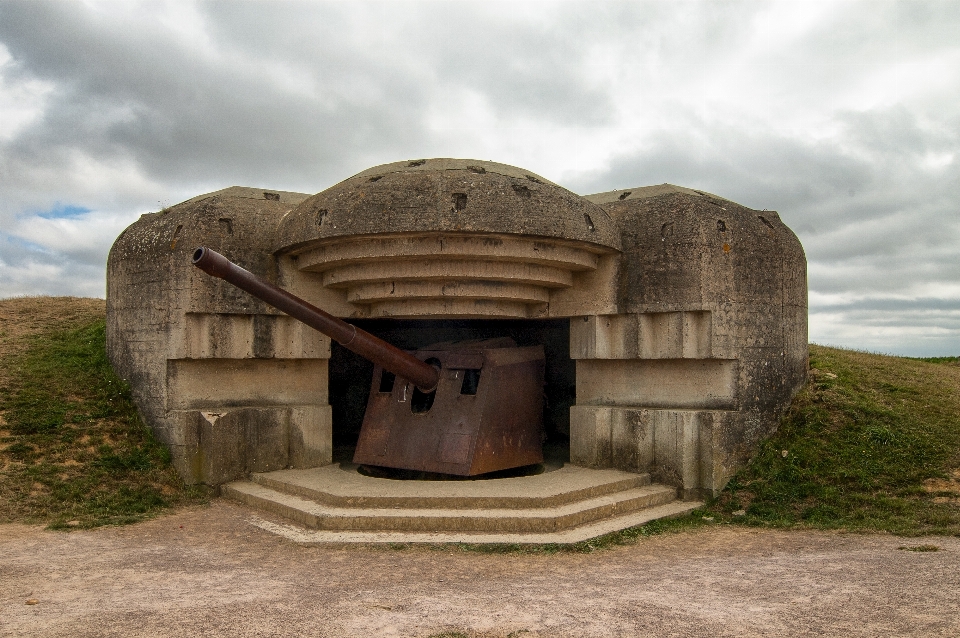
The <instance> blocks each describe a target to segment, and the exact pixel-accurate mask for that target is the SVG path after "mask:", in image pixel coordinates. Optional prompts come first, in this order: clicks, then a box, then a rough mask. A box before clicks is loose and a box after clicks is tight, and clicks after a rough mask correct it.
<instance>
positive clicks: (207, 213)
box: [108, 159, 807, 498]
mask: <svg viewBox="0 0 960 638" xmlns="http://www.w3.org/2000/svg"><path fill="white" fill-rule="evenodd" d="M200 245H205V246H209V247H211V248H212V249H214V250H217V251H219V252H222V253H223V254H224V255H226V256H228V257H229V258H231V259H233V260H234V261H236V262H238V263H239V264H240V265H242V266H243V267H245V268H247V269H248V270H250V271H251V272H254V273H255V274H257V275H260V276H262V277H264V278H266V279H268V280H270V281H272V282H274V283H276V284H277V285H279V286H281V287H283V288H285V289H288V290H290V291H291V292H293V293H294V294H297V295H299V296H300V297H302V298H304V299H306V300H308V301H310V303H313V304H314V305H316V306H319V307H321V308H323V309H325V310H327V311H328V312H330V313H331V314H334V315H335V316H338V317H342V318H345V319H348V320H351V321H356V322H358V323H359V324H360V325H361V327H367V328H368V329H371V330H372V331H373V332H380V333H381V334H382V335H383V336H386V337H387V338H388V339H389V338H390V335H393V337H394V338H396V339H397V342H398V344H399V345H401V346H408V347H409V346H415V345H421V344H423V343H425V342H430V341H432V340H434V337H433V335H441V334H448V333H451V332H453V333H457V334H456V338H458V339H462V338H464V335H465V334H477V335H486V334H500V333H503V332H507V333H510V332H513V333H516V334H517V335H518V337H519V339H520V340H528V341H535V340H539V341H540V342H542V343H543V344H544V345H545V346H546V349H547V350H548V352H550V351H552V352H553V353H554V357H553V359H554V362H555V364H552V365H548V376H549V375H553V377H554V381H553V383H550V382H548V392H550V393H552V395H553V396H552V399H551V400H550V401H549V402H548V405H549V406H550V407H549V410H552V412H550V414H549V415H548V417H547V431H548V437H552V440H553V441H554V442H559V443H560V445H563V446H567V447H566V448H565V452H564V453H569V459H570V462H571V463H573V464H575V465H579V466H584V467H594V468H604V467H612V468H618V469H621V470H625V471H628V472H648V473H650V474H652V475H653V476H654V477H655V478H657V479H658V480H660V481H661V482H665V483H668V484H670V485H673V486H675V487H677V488H679V489H680V493H681V494H682V495H683V496H685V497H687V498H693V497H697V496H699V495H702V494H707V493H715V492H716V491H718V490H719V489H721V488H722V487H723V485H724V484H725V483H726V481H727V480H728V479H729V477H730V476H732V474H733V473H734V472H735V470H736V469H737V468H738V467H739V466H740V465H741V464H742V463H744V462H745V461H746V460H747V459H748V458H749V457H750V455H751V454H752V452H753V450H754V449H755V447H756V445H757V444H758V443H759V442H760V441H762V440H763V438H764V437H766V436H767V435H768V434H770V433H771V432H772V431H774V430H775V428H776V425H777V421H778V418H779V414H780V412H781V411H782V410H783V409H784V408H785V407H786V406H787V405H788V404H789V401H790V399H791V398H792V396H793V394H794V392H796V390H797V389H799V387H800V385H802V383H803V381H804V379H805V375H806V347H807V346H806V338H807V333H806V262H805V258H804V255H803V250H802V248H801V247H800V244H799V242H798V241H797V239H796V237H795V235H794V234H793V233H792V232H791V231H790V230H789V229H788V228H787V227H786V226H785V225H784V224H783V223H782V222H781V221H780V219H779V217H778V216H777V214H776V213H773V212H769V211H754V210H750V209H747V208H744V207H742V206H739V205H738V204H736V203H734V202H731V201H729V200H725V199H722V198H720V197H716V196H714V195H711V194H709V193H703V192H699V191H693V190H690V189H685V188H682V187H677V186H672V185H666V184H665V185H660V186H652V187H638V188H631V189H626V190H622V191H613V192H610V193H601V194H597V195H591V196H586V197H581V196H578V195H576V194H574V193H571V192H570V191H567V190H565V189H563V188H562V187H560V186H558V185H556V184H553V183H551V182H549V181H548V180H546V179H544V178H542V177H540V176H538V175H535V174H533V173H531V172H529V171H525V170H523V169H519V168H515V167H510V166H505V165H501V164H495V163H492V162H480V161H474V160H450V159H430V160H415V161H406V162H398V163H395V164H387V165H383V166H378V167H374V168H372V169H369V170H367V171H364V172H362V173H360V174H358V175H355V176H353V177H351V178H348V179H347V180H344V181H343V182H341V183H339V184H336V185H334V186H333V187H331V188H329V189H327V190H325V191H323V192H321V193H318V194H316V195H313V196H308V195H306V194H300V193H288V192H278V191H269V190H262V189H251V188H241V187H234V188H229V189H225V190H223V191H219V192H216V193H211V194H208V195H202V196H199V197H197V198H194V199H191V200H188V201H187V202H184V203H182V204H178V205H177V206H174V207H171V208H170V209H168V210H166V211H164V212H162V213H154V214H150V215H144V216H143V217H142V218H141V219H140V220H139V221H138V222H136V223H134V224H133V225H131V226H130V227H129V228H128V229H126V230H125V231H124V232H123V233H122V234H121V235H120V237H118V239H117V241H116V242H115V244H114V246H113V249H112V250H111V253H110V258H109V261H108V351H109V355H110V357H111V361H112V362H113V364H114V366H115V368H116V369H117V370H118V372H119V373H120V374H121V376H123V377H124V378H125V379H127V380H128V381H129V382H130V383H131V387H132V390H133V395H134V399H135V401H136V402H137V405H138V407H139V408H140V411H141V413H142V414H143V416H144V419H145V421H146V422H147V423H148V425H150V427H152V428H153V429H154V431H155V432H156V434H157V436H158V437H159V438H160V439H161V440H162V441H163V442H164V443H166V444H167V445H168V446H169V447H170V448H171V450H172V452H173V458H174V462H175V464H176V466H177V468H178V469H179V471H180V472H181V474H182V475H183V476H184V477H185V479H186V480H188V481H189V482H193V483H203V484H206V485H210V486H217V485H220V484H222V483H224V482H227V481H231V480H234V479H236V478H239V477H243V476H245V475H247V474H248V473H250V472H263V471H270V470H275V469H282V468H285V467H316V466H322V465H325V464H329V463H330V462H331V461H332V460H333V450H334V446H335V445H349V444H350V440H351V436H352V434H351V433H352V432H354V425H353V423H355V420H356V414H357V408H356V403H357V399H356V396H355V395H356V394H357V393H358V390H357V389H356V386H357V384H358V383H362V382H360V381H357V380H356V379H358V377H356V376H354V375H355V374H359V372H354V370H358V369H359V367H358V365H357V364H356V363H355V362H351V361H350V360H349V357H347V358H345V357H344V356H343V355H342V353H340V352H339V350H338V348H337V347H336V346H334V347H333V348H331V344H330V340H329V339H327V338H326V337H324V336H323V335H319V334H318V333H314V332H313V331H311V330H310V329H309V328H306V327H305V326H302V325H300V324H298V323H297V322H296V321H294V320H292V319H291V318H289V317H286V316H284V315H282V314H280V313H278V312H277V311H276V310H274V309H272V308H270V307H269V306H267V305H265V304H263V303H261V302H259V301H257V300H255V299H252V298H249V297H247V296H246V295H245V294H244V293H242V292H241V291H238V290H235V289H233V288H232V287H231V286H229V285H227V284H225V283H223V282H220V281H216V280H211V279H210V278H208V277H206V275H204V274H203V273H200V272H197V271H196V269H194V268H192V267H191V266H190V264H189V257H190V253H191V251H192V250H193V249H194V248H195V247H196V246H200ZM441 340H443V339H441ZM564 340H566V344H565V347H564V344H563V343H562V342H563V341H564ZM564 351H565V353H566V359H564V357H563V356H561V354H560V353H563V352H564ZM557 362H559V363H557ZM367 383H369V381H367ZM571 384H572V385H573V387H572V388H571V387H570V386H571ZM365 394H366V392H365V391H364V396H365ZM567 437H568V438H567ZM567 441H568V442H567ZM567 451H568V452H567Z"/></svg>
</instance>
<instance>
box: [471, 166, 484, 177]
mask: <svg viewBox="0 0 960 638" xmlns="http://www.w3.org/2000/svg"><path fill="white" fill-rule="evenodd" d="M467 170H468V171H470V172H471V173H476V174H477V175H483V174H484V173H486V172H487V169H485V168H484V167H482V166H468V167H467Z"/></svg>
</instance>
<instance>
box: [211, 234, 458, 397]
mask: <svg viewBox="0 0 960 638" xmlns="http://www.w3.org/2000/svg"><path fill="white" fill-rule="evenodd" d="M193 265H194V266H196V267H197V268H199V269H200V270H203V271H204V272H206V273H207V274H209V275H213V276H214V277H219V278H220V279H223V280H224V281H227V282H229V283H231V284H233V285H234V286H236V287H237V288H240V289H241V290H245V291H246V292H248V293H250V294H251V295H253V296H254V297H256V298H257V299H260V300H262V301H264V302H266V303H268V304H270V305H271V306H273V307H274V308H276V309H277V310H281V311H283V312H285V313H287V314H288V315H290V316H291V317H293V318H294V319H299V320H300V321H302V322H303V323H305V324H307V325H308V326H310V327H311V328H313V329H315V330H319V331H320V332H322V333H323V334H325V335H327V336H328V337H330V338H331V339H333V340H334V341H336V342H337V343H339V344H340V345H342V346H343V347H344V348H346V349H348V350H351V351H353V352H355V353H357V354H359V355H360V356H361V357H364V358H366V359H369V360H370V361H373V362H374V363H376V364H378V365H380V366H382V367H383V368H384V369H385V370H389V371H390V372H392V373H394V374H395V375H397V376H399V377H403V378H405V379H408V380H409V381H412V382H413V383H414V384H415V385H416V386H417V387H418V388H419V389H420V390H421V391H422V392H431V391H433V390H434V389H435V388H436V387H437V384H438V383H439V381H440V373H439V371H438V370H437V369H436V368H434V367H433V366H431V365H430V364H428V363H424V362H423V361H421V360H420V359H417V358H416V357H414V356H413V355H410V354H408V353H406V352H404V351H403V350H400V349H399V348H396V347H395V346H392V345H390V344H389V343H387V342H386V341H384V340H382V339H378V338H377V337H375V336H373V335H372V334H370V333H369V332H367V331H366V330H361V329H360V328H357V327H356V326H354V325H351V324H349V323H347V322H346V321H343V320H341V319H338V318H337V317H334V316H333V315H331V314H329V313H326V312H324V311H323V310H321V309H320V308H317V307H316V306H314V305H311V304H309V303H307V302H306V301H304V300H303V299H301V298H300V297H297V296H296V295H292V294H290V293H289V292H287V291H286V290H283V289H282V288H278V287H277V286H274V285H273V284H271V283H270V282H268V281H266V280H264V279H262V278H260V277H258V276H256V275H254V274H253V273H252V272H250V271H249V270H245V269H244V268H241V267H240V266H238V265H236V264H235V263H233V262H232V261H230V260H229V259H227V258H226V257H224V256H223V255H221V254H220V253H218V252H216V251H214V250H210V249H209V248H203V247H201V248H197V249H196V250H195V251H194V252H193Z"/></svg>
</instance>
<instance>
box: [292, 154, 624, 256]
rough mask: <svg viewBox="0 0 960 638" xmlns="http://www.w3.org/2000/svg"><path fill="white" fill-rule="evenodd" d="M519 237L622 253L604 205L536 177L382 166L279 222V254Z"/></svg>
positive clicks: (507, 171) (454, 163)
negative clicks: (325, 244)
mask: <svg viewBox="0 0 960 638" xmlns="http://www.w3.org/2000/svg"><path fill="white" fill-rule="evenodd" d="M437 232H441V233H465V234H475V233H478V234H487V233H495V234H512V235H525V236H530V237H536V236H540V237H545V238H550V239H554V240H556V239H560V240H567V241H572V242H587V243H590V244H593V245H594V248H595V249H596V250H597V252H611V250H619V249H620V232H619V229H618V228H617V226H616V224H615V222H614V221H613V220H612V219H611V218H610V216H609V215H608V214H607V213H606V212H605V211H604V210H603V209H602V208H601V207H600V206H598V205H596V204H594V203H592V202H590V201H587V200H586V199H584V198H583V197H580V196H579V195H577V194H576V193H572V192H570V191H568V190H566V189H565V188H562V187H560V186H558V185H556V184H554V183H553V182H551V181H549V180H547V179H544V178H543V177H540V176H539V175H536V174H535V173H532V172H530V171H527V170H524V169H522V168H516V167H514V166H508V165H506V164H497V163H495V162H485V161H479V160H465V159H420V160H412V161H411V160H408V161H403V162H394V163H392V164H383V165H381V166H375V167H374V168H370V169H367V170H365V171H363V172H362V173H358V174H356V175H354V176H353V177H350V178H348V179H345V180H344V181H342V182H340V183H339V184H335V185H334V186H331V187H330V188H328V189H327V190H325V191H323V192H320V193H317V194H316V195H314V196H312V197H310V198H308V199H306V200H305V201H303V202H302V203H301V204H300V205H299V206H297V207H296V208H295V209H293V210H292V211H290V212H289V213H288V214H287V215H286V216H285V217H284V218H283V220H282V221H281V222H280V225H279V228H278V234H277V238H278V241H277V246H276V247H277V250H278V252H296V251H297V250H298V249H299V248H306V247H308V246H309V245H312V244H316V243H317V242H319V241H322V240H324V239H328V238H329V239H334V238H337V237H346V236H355V235H382V234H398V233H418V234H434V233H437Z"/></svg>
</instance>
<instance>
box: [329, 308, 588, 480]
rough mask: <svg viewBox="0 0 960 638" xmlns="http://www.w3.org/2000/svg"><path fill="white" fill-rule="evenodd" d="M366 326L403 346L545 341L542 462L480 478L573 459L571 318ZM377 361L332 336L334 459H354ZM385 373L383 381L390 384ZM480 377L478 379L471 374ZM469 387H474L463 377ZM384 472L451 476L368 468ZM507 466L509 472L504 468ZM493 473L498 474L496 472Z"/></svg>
mask: <svg viewBox="0 0 960 638" xmlns="http://www.w3.org/2000/svg"><path fill="white" fill-rule="evenodd" d="M351 323H353V324H355V325H356V326H357V327H358V328H362V329H364V330H366V331H368V332H370V333H372V334H374V335H376V336H378V337H380V338H381V339H383V340H385V341H387V342H389V343H391V344H393V345H395V346H397V347H398V348H401V349H403V350H417V349H420V348H424V347H426V346H429V345H431V344H435V343H442V342H447V341H466V340H474V339H493V338H497V337H510V338H512V339H513V340H514V341H516V342H517V345H518V346H535V345H542V346H543V349H544V354H545V358H546V370H545V379H544V382H545V385H544V414H543V422H544V433H545V436H546V440H545V441H544V463H543V464H540V465H537V466H526V467H522V468H514V469H513V470H505V471H502V472H494V473H491V474H490V475H482V476H480V477H473V478H474V479H477V478H505V477H507V476H510V477H516V476H530V475H534V474H540V473H542V472H544V471H550V470H551V469H555V468H556V467H560V466H561V465H562V464H564V463H567V462H569V459H570V406H571V405H573V404H574V403H575V402H576V364H575V362H574V361H573V360H572V359H571V358H570V323H569V319H361V320H352V321H351ZM372 375H373V364H372V363H370V362H369V361H367V360H366V359H364V358H362V357H360V356H359V355H356V354H354V353H353V352H350V351H349V350H347V349H346V348H344V347H343V346H341V345H339V344H338V343H336V342H334V343H333V344H332V347H331V358H330V375H329V376H330V388H329V389H330V394H329V396H330V406H331V408H332V411H333V449H334V452H333V454H334V458H333V460H334V462H335V463H341V464H342V465H343V466H344V467H345V468H346V467H349V466H350V465H351V461H352V458H353V453H354V451H355V449H356V446H357V440H358V438H359V436H360V427H361V425H362V423H363V415H364V411H365V409H366V406H367V397H368V394H369V392H370V386H371V383H372ZM392 381H393V379H392V378H382V379H381V380H380V383H381V384H388V385H389V384H391V383H392ZM470 382H471V383H476V382H477V380H476V379H472V380H470ZM465 383H466V386H465V392H467V393H469V392H470V391H471V390H472V391H473V392H475V391H476V390H475V389H473V388H471V387H470V383H467V379H465ZM361 471H365V472H369V473H370V474H369V475H375V476H378V477H381V478H396V479H417V480H449V479H450V477H448V476H447V475H432V474H430V473H425V472H412V471H406V470H387V469H386V468H369V469H367V470H361ZM504 472H505V473H504ZM494 475H495V476H494Z"/></svg>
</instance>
